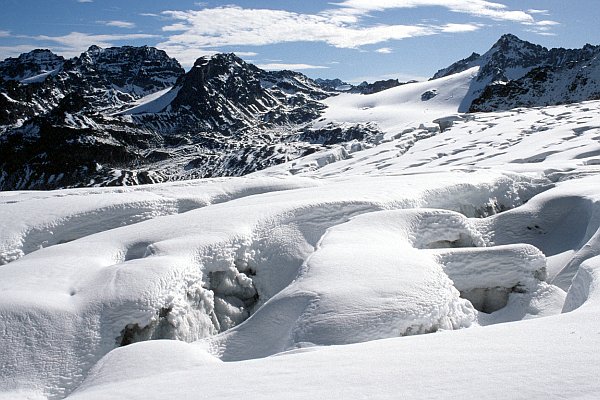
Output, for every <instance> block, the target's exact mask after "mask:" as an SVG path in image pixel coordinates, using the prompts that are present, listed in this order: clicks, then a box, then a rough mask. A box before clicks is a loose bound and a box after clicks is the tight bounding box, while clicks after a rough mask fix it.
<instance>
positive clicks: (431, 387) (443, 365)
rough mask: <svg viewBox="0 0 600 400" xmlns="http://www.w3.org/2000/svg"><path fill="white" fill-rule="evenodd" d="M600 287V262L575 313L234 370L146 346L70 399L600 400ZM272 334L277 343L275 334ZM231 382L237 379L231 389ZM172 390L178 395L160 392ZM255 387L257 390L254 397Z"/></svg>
mask: <svg viewBox="0 0 600 400" xmlns="http://www.w3.org/2000/svg"><path fill="white" fill-rule="evenodd" d="M599 280H600V257H594V258H590V259H588V260H586V261H585V262H584V263H583V264H582V266H581V268H580V269H579V273H578V274H577V276H576V278H575V281H574V283H573V286H572V288H571V290H570V291H569V296H568V299H567V303H566V304H570V302H571V301H574V302H573V303H571V304H572V306H570V307H568V308H566V309H565V311H570V312H567V313H563V314H561V315H556V316H553V317H550V318H538V319H535V320H528V321H522V322H519V323H513V324H498V325H493V326H488V327H485V328H483V329H464V330H460V331H457V332H452V333H441V334H436V335H420V336H412V337H409V338H402V339H388V340H378V341H370V342H366V343H360V344H355V345H348V346H330V347H321V348H317V349H315V348H304V349H302V351H290V352H287V353H283V354H280V355H278V356H277V357H267V358H262V359H257V360H251V361H244V362H231V363H218V362H213V361H212V359H210V356H209V355H208V354H206V353H203V352H202V351H203V348H200V349H199V348H198V345H197V344H185V343H180V344H177V346H178V347H181V348H182V350H183V348H187V352H185V353H184V352H177V351H174V352H173V356H171V355H170V354H168V352H166V351H165V352H161V350H160V349H159V347H161V346H162V344H163V343H164V344H165V345H167V344H168V345H169V347H165V349H168V348H170V347H171V346H172V345H171V343H170V342H147V343H142V344H136V345H133V346H128V347H125V348H122V349H118V350H116V351H114V352H111V353H110V354H108V355H107V356H106V357H105V358H104V359H103V360H102V361H101V362H100V363H99V364H98V366H97V367H96V368H94V369H93V371H92V372H91V374H90V375H89V376H88V377H87V378H86V380H85V381H84V383H83V384H82V385H81V387H80V388H79V390H77V391H76V392H75V393H74V394H73V395H71V396H69V399H73V400H93V399H106V398H114V397H127V398H131V399H140V400H142V399H148V398H165V397H169V396H170V397H181V398H185V397H186V396H188V395H189V393H202V394H203V395H205V396H206V397H210V398H223V397H228V396H229V397H231V396H237V395H239V396H245V397H246V398H249V399H257V400H258V399H264V398H265V397H267V398H280V397H285V398H292V399H303V398H306V396H307V394H310V396H311V397H315V398H327V397H330V396H331V394H332V393H334V394H336V395H338V396H341V397H344V398H358V397H365V398H367V397H368V398H373V397H375V398H382V399H384V398H385V399H390V398H397V397H398V395H401V396H402V397H406V398H423V397H426V398H431V399H447V398H448V397H449V396H450V397H457V398H470V397H472V396H475V397H478V398H505V397H508V398H547V397H548V396H550V397H552V396H553V395H554V394H556V393H559V394H561V396H562V395H565V396H567V397H578V398H589V399H593V398H595V397H597V393H598V391H600V382H599V381H598V379H597V371H598V353H597V352H596V351H593V349H596V348H598V346H599V345H600V335H598V318H597V316H598V312H599V311H600V302H599V297H598V287H599V286H598V282H599ZM576 287H577V289H576ZM576 292H577V293H576ZM264 328H265V329H264V332H265V333H266V335H267V336H266V337H267V338H268V333H269V330H268V328H269V326H265V327H264ZM257 333H258V332H257ZM515 352H519V353H521V354H523V355H522V356H515ZM149 354H162V356H163V357H164V358H161V361H162V362H164V363H165V364H166V365H167V367H166V368H164V369H162V371H159V368H157V367H156V366H154V365H150V368H149V371H148V373H145V372H144V371H145V370H144V369H140V368H132V366H134V365H135V361H136V360H139V361H141V362H143V361H145V360H148V355H149ZM179 358H181V359H182V362H181V364H180V365H178V363H177V361H178V360H179ZM457 363H460V368H457ZM332 366H335V367H332ZM131 369H133V371H131ZM257 371H260V373H257ZM448 371H453V372H452V373H451V374H449V373H448ZM481 371H485V373H484V374H481V373H480V372H481ZM130 373H131V374H132V378H131V379H128V378H127V377H128V375H129V374H130ZM399 373H401V374H402V377H403V379H398V374H399ZM474 374H475V375H476V379H475V377H474ZM224 376H235V378H236V379H232V380H231V381H230V382H228V384H227V385H223V377H224ZM199 377H201V379H200V378H199ZM274 377H275V378H274ZM167 380H168V382H169V385H156V382H157V381H167ZM465 382H469V383H468V384H465ZM249 386H251V387H253V388H254V390H252V391H250V392H249V391H248V387H249ZM290 388H293V390H290Z"/></svg>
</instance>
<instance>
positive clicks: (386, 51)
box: [375, 47, 392, 54]
mask: <svg viewBox="0 0 600 400" xmlns="http://www.w3.org/2000/svg"><path fill="white" fill-rule="evenodd" d="M375 52H376V53H381V54H390V53H392V49H391V48H390V47H382V48H380V49H377V50H375Z"/></svg>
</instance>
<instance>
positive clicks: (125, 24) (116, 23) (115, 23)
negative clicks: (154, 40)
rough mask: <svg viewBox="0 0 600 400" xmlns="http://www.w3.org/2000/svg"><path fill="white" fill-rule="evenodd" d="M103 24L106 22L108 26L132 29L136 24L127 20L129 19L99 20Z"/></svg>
mask: <svg viewBox="0 0 600 400" xmlns="http://www.w3.org/2000/svg"><path fill="white" fill-rule="evenodd" d="M98 22H100V23H101V24H104V25H106V26H114V27H116V28H126V29H132V28H135V24H134V23H133V22H127V21H118V20H116V21H98Z"/></svg>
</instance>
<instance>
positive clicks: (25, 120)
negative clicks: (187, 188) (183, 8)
mask: <svg viewBox="0 0 600 400" xmlns="http://www.w3.org/2000/svg"><path fill="white" fill-rule="evenodd" d="M32 60H33V61H32ZM50 61H52V63H51V62H50ZM24 71H26V72H24ZM0 74H1V76H6V77H11V79H5V80H2V81H1V82H0V110H1V111H0V170H1V171H2V172H1V174H0V190H12V189H52V188H61V187H73V186H94V185H126V184H141V183H153V182H160V181H166V180H176V179H189V178H196V177H208V176H231V175H241V174H246V173H249V172H253V171H256V170H258V169H262V168H265V167H267V166H270V165H273V164H277V163H280V162H284V161H287V160H289V159H293V158H296V157H299V156H302V155H304V154H307V153H310V152H314V151H317V150H318V149H319V148H322V146H325V145H328V144H331V143H336V142H339V141H344V140H346V139H348V138H353V137H359V136H361V135H363V136H364V135H367V136H369V135H372V132H371V130H372V129H369V130H368V132H365V133H361V132H357V131H360V130H361V128H360V127H347V128H343V129H341V130H340V131H338V130H336V129H333V131H332V132H334V133H332V134H331V135H330V136H331V137H328V138H326V139H323V137H322V135H323V134H324V133H326V132H320V131H319V132H317V131H313V130H311V128H310V127H309V123H310V122H311V121H314V120H315V119H316V118H318V117H319V116H320V113H321V111H322V110H323V109H324V107H325V106H324V105H323V104H322V103H320V102H319V100H322V99H324V98H327V97H328V96H331V95H333V94H335V93H332V92H330V91H328V90H326V89H324V88H323V87H321V86H320V85H318V84H317V83H316V82H314V81H313V80H311V79H309V78H307V77H306V76H304V75H302V74H299V73H296V72H292V71H277V72H270V71H263V70H261V69H259V68H257V67H255V66H254V65H251V64H248V63H246V62H244V61H243V60H241V59H240V58H238V57H237V56H235V55H234V54H218V55H215V56H212V57H203V58H199V59H198V60H197V61H196V63H195V65H194V67H193V68H191V70H190V71H189V72H187V73H186V72H185V71H184V70H183V69H182V68H181V66H180V65H179V64H178V63H177V61H176V60H174V59H171V58H169V57H168V56H167V55H166V54H165V53H164V52H162V51H160V50H157V49H154V48H150V47H119V48H110V49H101V48H99V47H97V46H92V47H90V48H89V49H88V51H86V52H84V53H83V54H81V56H80V57H77V58H74V59H71V60H64V59H62V58H60V57H58V56H54V55H52V53H50V52H48V51H41V52H40V51H34V52H32V53H28V54H26V55H23V56H21V57H19V58H18V59H9V60H7V61H5V62H4V63H3V64H2V68H0ZM32 77H35V79H31V78H32ZM346 130H348V132H346ZM348 140H350V139H348Z"/></svg>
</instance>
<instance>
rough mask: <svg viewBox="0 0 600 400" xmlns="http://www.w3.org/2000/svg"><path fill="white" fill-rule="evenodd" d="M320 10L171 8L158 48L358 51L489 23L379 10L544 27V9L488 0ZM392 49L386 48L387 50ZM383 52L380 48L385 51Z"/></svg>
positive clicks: (395, 0)
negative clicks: (385, 20)
mask: <svg viewBox="0 0 600 400" xmlns="http://www.w3.org/2000/svg"><path fill="white" fill-rule="evenodd" d="M329 4H330V8H328V9H325V10H323V11H321V12H318V13H298V12H292V11H286V10H274V9H253V8H243V7H240V6H237V5H227V6H221V7H213V8H207V6H206V4H204V3H203V2H202V4H198V6H200V7H202V9H199V10H187V11H181V10H169V11H163V12H162V16H163V17H164V18H166V19H168V20H170V21H171V23H170V24H168V25H166V26H164V27H163V28H162V29H163V32H165V33H166V34H167V35H168V39H167V40H166V41H163V42H162V43H159V44H158V46H159V47H160V48H162V49H164V50H166V51H168V52H170V54H172V55H173V56H175V57H177V58H180V57H181V53H182V52H187V51H188V49H194V51H195V52H196V54H197V53H198V50H199V49H200V51H201V52H205V53H210V52H213V51H215V50H216V49H218V48H222V47H228V46H264V45H271V44H278V43H290V42H322V43H326V44H327V45H330V46H333V47H337V48H346V49H360V50H362V47H364V46H367V45H375V44H379V43H385V42H389V41H397V40H403V39H408V38H414V37H422V36H430V35H437V34H455V33H461V32H473V31H476V30H478V29H481V28H482V27H484V26H485V25H484V24H483V23H481V22H468V23H445V22H440V21H428V22H423V21H419V22H418V23H414V24H382V23H377V20H376V19H375V18H369V17H376V16H377V15H376V13H378V12H383V11H386V10H391V9H403V8H417V7H442V8H445V9H447V10H448V11H449V12H453V13H460V14H465V15H467V16H468V17H469V18H481V19H488V20H493V21H502V22H511V23H517V24H521V25H525V26H528V27H530V29H532V27H536V28H540V29H538V31H540V32H548V31H549V26H548V25H547V26H542V25H539V22H536V20H535V18H534V15H540V14H542V12H543V11H544V10H528V11H523V10H515V9H511V8H509V7H507V6H506V5H504V4H501V3H497V2H492V1H487V0H339V1H338V2H336V3H329ZM386 48H388V47H382V49H386ZM384 52H385V51H382V53H384Z"/></svg>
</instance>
